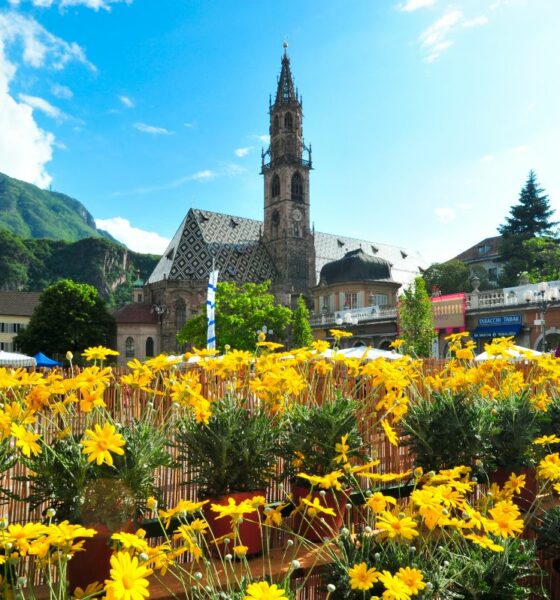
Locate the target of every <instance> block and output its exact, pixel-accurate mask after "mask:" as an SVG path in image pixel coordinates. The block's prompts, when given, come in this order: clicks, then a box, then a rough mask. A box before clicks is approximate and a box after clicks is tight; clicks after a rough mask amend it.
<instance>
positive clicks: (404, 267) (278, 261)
mask: <svg viewBox="0 0 560 600" xmlns="http://www.w3.org/2000/svg"><path fill="white" fill-rule="evenodd" d="M269 117H270V123H269V132H270V146H269V148H268V149H267V150H266V151H265V152H262V163H261V174H262V176H263V183H264V210H263V221H256V220H253V219H246V218H242V217H239V216H235V215H226V214H222V213H215V212H210V211H206V210H200V209H191V210H189V212H188V214H187V215H186V216H185V218H184V219H183V221H182V223H181V225H180V226H179V229H178V230H177V232H176V233H175V235H174V236H173V239H172V240H171V242H170V243H169V245H168V247H167V249H166V251H165V252H164V254H163V255H162V257H161V259H160V261H159V263H158V264H157V265H156V268H155V269H154V271H153V272H152V273H151V275H150V277H149V278H148V280H147V282H146V285H145V288H144V294H143V296H142V298H143V302H144V304H146V305H148V306H149V312H150V314H151V315H154V316H155V319H156V321H157V326H158V334H157V340H156V347H157V349H158V351H161V352H171V353H173V352H177V351H179V348H178V346H177V341H176V334H177V332H178V331H179V329H181V327H182V326H183V325H184V324H185V322H186V321H187V320H188V319H189V318H190V317H191V316H193V315H195V314H197V313H198V312H200V310H203V309H204V307H205V301H206V290H207V284H208V275H209V272H210V271H211V270H212V267H213V265H214V266H215V268H217V269H219V271H220V274H219V280H221V281H224V280H226V281H234V282H236V283H239V284H242V283H246V282H262V281H265V280H271V281H272V288H271V289H272V292H273V293H274V295H275V297H276V299H277V301H278V302H280V303H282V304H285V305H287V306H293V305H294V304H295V302H296V300H297V298H298V296H299V295H302V296H304V297H305V298H306V299H307V301H308V302H309V304H310V305H313V297H315V296H316V295H317V291H318V284H319V282H320V274H321V270H322V269H323V267H324V266H325V265H326V264H327V263H330V262H332V261H338V260H340V259H342V258H343V257H344V256H345V255H346V254H347V253H348V252H352V251H357V250H359V251H360V253H363V254H365V255H366V256H370V257H372V256H374V257H376V259H379V260H381V261H385V262H387V264H388V265H389V266H390V269H391V275H392V280H394V282H396V284H398V286H402V285H408V284H409V283H410V282H411V281H412V280H413V279H414V277H415V276H416V275H417V274H418V273H419V272H420V270H421V269H422V268H425V267H426V266H427V265H426V263H425V261H424V259H423V258H422V257H421V256H420V254H419V253H418V252H417V251H415V250H411V249H406V248H401V247H396V246H390V245H387V244H380V243H376V242H372V241H368V240H360V239H354V238H349V237H346V236H340V235H336V234H327V233H320V232H316V231H314V229H313V228H312V226H311V194H310V173H311V169H312V166H313V165H312V155H311V146H307V145H306V144H305V142H304V138H303V111H302V103H301V98H300V96H299V95H298V92H297V90H296V88H295V86H294V81H293V77H292V73H291V66H290V59H289V57H288V54H287V52H286V49H284V55H283V57H282V64H281V71H280V77H279V79H278V85H277V89H276V96H275V98H274V102H272V101H271V102H269ZM357 212H358V211H357ZM355 283H356V282H355V281H354V282H353V284H355ZM358 297H359V296H358V295H357V296H356V298H358ZM117 326H118V320H117Z"/></svg>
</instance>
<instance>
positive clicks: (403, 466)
mask: <svg viewBox="0 0 560 600" xmlns="http://www.w3.org/2000/svg"><path fill="white" fill-rule="evenodd" d="M444 364H445V361H442V360H426V361H424V365H423V371H424V374H426V375H427V374H435V373H438V372H440V371H441V369H442V368H443V366H444ZM193 368H194V369H197V367H193ZM517 368H519V369H522V370H526V369H527V368H528V367H527V366H526V365H523V364H520V365H518V367H517ZM198 371H199V373H200V376H201V382H202V384H203V394H208V395H210V396H214V397H216V396H219V395H220V394H224V393H225V392H226V382H225V381H223V380H220V379H219V378H216V377H214V376H210V375H208V374H207V373H206V372H204V371H203V370H201V369H198ZM125 372H127V370H126V369H124V370H123V369H114V375H115V377H116V378H118V376H119V375H121V374H123V373H125ZM246 379H247V381H248V380H249V379H250V374H249V373H247V374H246ZM329 386H330V387H328V386H326V385H323V387H322V388H321V384H320V382H318V385H317V389H316V393H317V394H318V396H328V395H329V394H332V393H333V392H334V390H340V391H341V392H342V393H345V394H348V395H353V396H354V397H356V396H357V397H361V398H362V399H363V405H362V406H361V407H360V419H359V423H360V429H361V433H362V436H363V439H364V442H365V443H366V445H368V446H369V448H370V452H371V454H372V456H375V457H376V458H378V459H379V460H380V465H379V467H378V470H379V472H380V473H385V472H393V473H394V472H403V471H406V470H408V469H410V468H411V467H412V466H413V457H412V456H410V454H409V453H408V450H407V448H406V446H399V447H395V446H393V445H391V444H390V443H389V442H388V440H387V438H386V436H385V435H383V434H382V433H380V431H379V430H378V429H377V428H376V427H374V426H373V425H374V423H375V420H376V418H375V409H374V407H375V403H376V402H377V396H376V394H375V390H373V389H371V387H369V384H368V383H365V384H364V382H363V381H362V380H360V378H358V377H353V376H351V375H349V373H348V372H347V370H346V369H345V368H344V367H343V366H337V370H336V371H335V373H334V374H333V375H332V380H331V381H329ZM327 387H328V389H327ZM247 390H248V387H247V389H246V394H247V399H248V401H249V402H253V401H254V400H255V399H254V397H253V396H252V395H251V394H250V393H249V392H248V391H247ZM104 401H105V403H106V405H107V408H108V410H109V411H110V413H111V414H112V416H113V417H114V419H115V420H116V421H119V422H121V423H123V424H126V423H129V422H130V421H131V420H132V419H134V418H135V417H138V416H139V415H140V414H141V413H142V411H143V410H144V408H145V407H146V404H147V403H148V402H150V401H151V395H150V393H148V392H146V391H141V390H138V389H132V388H130V387H127V386H124V385H120V384H117V383H115V382H113V383H111V384H110V385H109V386H108V387H107V388H106V390H105V395H104ZM169 403H170V400H169V398H163V399H161V400H159V404H160V407H159V409H160V410H161V411H162V413H163V410H164V408H165V407H166V406H169ZM82 418H83V417H82ZM41 425H42V426H43V427H44V428H45V430H46V431H47V432H48V431H49V424H48V423H47V422H46V421H45V422H44V423H42V424H41ZM75 425H76V431H80V427H81V425H82V423H80V422H77V423H76V424H75ZM48 436H49V434H48V433H47V438H48ZM171 452H172V453H174V452H175V450H174V449H173V448H172V449H171ZM24 474H25V469H24V467H23V465H22V464H16V465H15V467H14V468H13V469H12V470H11V471H10V472H9V473H7V476H6V481H7V482H8V486H9V487H10V488H11V489H12V491H13V492H15V493H16V494H17V495H19V496H20V497H22V498H25V497H26V496H27V495H28V493H29V489H28V485H27V484H26V483H24V482H22V481H20V480H18V477H20V476H22V475H24ZM190 475H191V472H190V469H189V466H188V465H186V464H184V465H183V466H182V467H181V468H177V469H171V468H161V469H159V471H158V473H157V478H158V482H159V485H160V487H161V490H162V493H163V501H164V503H165V504H166V505H167V506H175V505H176V504H177V502H178V500H179V499H191V500H195V499H197V489H196V486H194V485H188V486H184V485H182V484H183V483H184V482H188V481H189V480H190V478H191V477H190ZM364 483H365V482H364ZM288 490H289V483H288V481H283V482H280V483H273V484H271V486H270V488H269V489H268V490H267V499H268V500H269V501H272V502H278V501H282V500H285V498H286V494H287V491H288ZM3 508H4V513H5V514H7V516H8V517H9V520H10V522H27V521H30V520H40V519H41V518H43V517H42V515H43V513H44V510H45V509H46V508H47V506H40V507H38V508H37V509H35V510H34V511H31V510H30V509H29V504H28V503H27V502H25V501H18V500H9V503H8V505H7V506H5V507H3ZM358 514H359V510H358V511H357V512H356V517H358ZM285 540H286V538H285V536H284V535H282V534H281V533H279V534H278V535H277V536H276V538H275V540H274V544H275V545H276V546H278V545H281V544H284V543H285ZM543 566H544V567H546V568H548V569H550V568H551V564H550V561H548V562H547V561H544V562H543ZM317 581H318V580H317V576H313V577H311V578H310V580H309V581H308V585H307V587H306V590H305V592H304V593H303V594H302V595H301V600H315V599H316V598H319V597H320V596H321V594H320V593H319V592H318V591H317V590H318V583H317ZM548 586H549V589H550V590H551V594H552V595H551V598H553V599H560V581H559V577H558V576H552V577H551V579H550V581H549V582H548Z"/></svg>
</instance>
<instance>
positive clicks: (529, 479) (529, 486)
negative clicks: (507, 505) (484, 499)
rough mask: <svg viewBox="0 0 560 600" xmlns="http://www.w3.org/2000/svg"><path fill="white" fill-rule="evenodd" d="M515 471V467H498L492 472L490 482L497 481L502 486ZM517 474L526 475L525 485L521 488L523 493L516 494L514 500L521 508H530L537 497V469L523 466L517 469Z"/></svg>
mask: <svg viewBox="0 0 560 600" xmlns="http://www.w3.org/2000/svg"><path fill="white" fill-rule="evenodd" d="M513 472H514V470H513V469H506V468H504V467H498V468H497V469H496V470H495V471H494V472H493V473H490V475H489V479H490V483H496V484H497V485H499V486H500V487H503V486H504V484H505V483H506V482H507V481H508V479H509V476H510V475H511V474H512V473H513ZM515 474H516V475H525V487H524V488H523V489H522V490H521V494H515V496H514V501H515V502H516V503H517V504H518V505H519V508H520V509H521V510H528V509H529V507H530V506H531V504H533V502H534V501H535V498H536V497H537V491H538V482H537V478H536V471H535V469H534V468H532V467H531V468H527V467H521V468H520V469H516V473H515Z"/></svg>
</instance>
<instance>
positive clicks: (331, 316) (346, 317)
mask: <svg viewBox="0 0 560 600" xmlns="http://www.w3.org/2000/svg"><path fill="white" fill-rule="evenodd" d="M396 318H397V309H396V308H395V307H393V308H380V307H379V306H365V307H363V308H351V309H348V310H339V311H336V312H331V313H326V314H323V315H315V316H313V317H311V318H310V319H309V323H310V325H311V327H325V326H336V325H337V324H338V325H340V324H342V325H353V324H358V323H365V322H367V321H382V320H386V319H396ZM337 321H338V323H337ZM340 321H342V323H340Z"/></svg>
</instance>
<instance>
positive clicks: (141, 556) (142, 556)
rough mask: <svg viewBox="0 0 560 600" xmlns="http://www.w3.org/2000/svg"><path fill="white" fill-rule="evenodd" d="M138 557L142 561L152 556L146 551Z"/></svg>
mask: <svg viewBox="0 0 560 600" xmlns="http://www.w3.org/2000/svg"><path fill="white" fill-rule="evenodd" d="M138 558H139V559H140V561H141V562H146V561H147V560H148V559H149V558H150V557H149V556H148V555H147V554H146V553H145V552H140V554H139V555H138Z"/></svg>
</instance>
